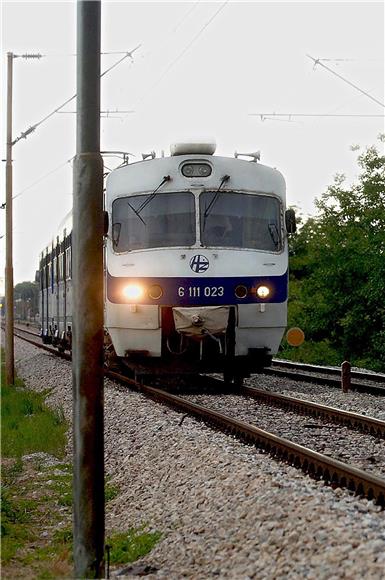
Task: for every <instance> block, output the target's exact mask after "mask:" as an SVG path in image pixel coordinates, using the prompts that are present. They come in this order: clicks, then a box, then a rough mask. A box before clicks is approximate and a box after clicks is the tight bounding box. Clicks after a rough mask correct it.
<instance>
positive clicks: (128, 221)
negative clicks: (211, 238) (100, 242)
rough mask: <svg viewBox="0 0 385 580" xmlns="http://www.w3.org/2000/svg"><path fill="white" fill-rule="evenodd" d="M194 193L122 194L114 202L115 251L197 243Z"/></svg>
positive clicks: (113, 231) (113, 229)
mask: <svg viewBox="0 0 385 580" xmlns="http://www.w3.org/2000/svg"><path fill="white" fill-rule="evenodd" d="M195 237H196V236H195V200H194V196H193V194H192V193H189V192H187V193H186V192H184V193H156V195H155V196H153V194H148V195H134V196H132V197H121V198H119V199H116V200H115V201H114V203H113V204H112V241H113V247H114V250H115V251H116V252H127V251H129V250H141V249H145V248H163V247H172V246H192V245H194V244H195Z"/></svg>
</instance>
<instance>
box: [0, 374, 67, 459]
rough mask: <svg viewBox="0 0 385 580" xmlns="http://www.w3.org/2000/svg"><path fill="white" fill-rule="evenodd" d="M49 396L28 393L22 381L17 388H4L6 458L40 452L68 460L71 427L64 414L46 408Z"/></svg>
mask: <svg viewBox="0 0 385 580" xmlns="http://www.w3.org/2000/svg"><path fill="white" fill-rule="evenodd" d="M3 385H4V383H3ZM46 395H47V393H35V392H34V391H29V390H26V389H25V388H24V387H23V386H22V385H21V383H20V381H17V384H16V385H15V386H7V385H4V386H3V387H2V392H1V426H2V427H1V429H2V434H1V438H2V455H3V457H22V456H23V455H26V454H28V453H35V452H38V451H43V452H45V453H49V454H50V455H54V456H55V457H63V456H64V448H65V443H66V431H67V428H68V426H67V423H66V421H65V420H64V416H63V413H62V412H61V411H52V410H51V409H49V408H48V407H47V406H46V405H45V403H44V399H45V397H46Z"/></svg>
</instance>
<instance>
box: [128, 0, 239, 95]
mask: <svg viewBox="0 0 385 580" xmlns="http://www.w3.org/2000/svg"><path fill="white" fill-rule="evenodd" d="M228 2H229V0H226V1H225V2H223V3H222V4H221V5H220V7H219V8H218V10H217V11H216V12H215V13H214V14H213V15H212V16H211V17H210V18H209V19H208V20H207V22H205V24H204V25H203V26H202V27H201V28H200V29H199V31H198V32H197V34H195V36H194V37H193V38H192V39H191V40H190V42H189V43H188V44H187V45H186V46H185V47H184V48H183V50H182V51H181V52H180V53H179V54H178V56H176V57H175V58H174V60H172V61H171V62H170V63H169V65H168V66H167V68H166V69H165V70H164V71H163V73H162V74H161V75H160V77H158V79H157V80H156V81H155V82H154V83H153V85H151V87H150V88H149V89H148V91H146V94H144V95H143V96H142V97H141V98H140V99H139V101H138V102H137V103H136V105H139V104H141V103H142V102H143V100H144V98H145V97H146V95H147V94H148V93H149V92H151V91H152V90H153V89H154V88H155V87H157V86H158V85H159V83H160V82H161V81H162V80H163V79H164V77H165V76H166V75H167V74H168V72H169V71H170V70H171V69H172V67H173V66H174V65H175V64H176V63H177V62H178V61H179V60H180V59H181V58H182V57H183V56H184V55H185V54H186V52H187V51H188V50H189V48H191V46H192V45H193V44H194V43H195V42H196V41H197V40H198V38H199V37H200V36H201V34H203V32H204V31H205V30H206V28H207V27H208V26H209V25H210V24H211V23H212V21H213V20H214V19H215V18H216V17H217V16H218V14H219V13H220V12H221V11H222V10H223V9H224V7H225V6H226V4H228Z"/></svg>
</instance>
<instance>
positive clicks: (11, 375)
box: [2, 52, 42, 385]
mask: <svg viewBox="0 0 385 580" xmlns="http://www.w3.org/2000/svg"><path fill="white" fill-rule="evenodd" d="M41 56H42V55H41V54H22V55H19V54H14V53H13V52H8V53H7V154H6V169H5V190H6V193H5V195H6V197H5V245H6V258H5V381H6V384H8V385H13V384H14V382H15V349H14V341H13V322H14V310H13V309H14V300H13V233H12V228H13V207H12V195H13V174H12V147H13V145H14V143H13V142H12V92H13V60H14V59H15V58H19V57H21V58H25V59H31V58H41ZM2 207H3V206H2Z"/></svg>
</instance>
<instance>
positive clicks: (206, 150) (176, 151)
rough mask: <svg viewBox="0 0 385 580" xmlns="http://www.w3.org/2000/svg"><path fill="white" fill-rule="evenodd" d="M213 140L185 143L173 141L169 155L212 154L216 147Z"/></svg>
mask: <svg viewBox="0 0 385 580" xmlns="http://www.w3.org/2000/svg"><path fill="white" fill-rule="evenodd" d="M216 147H217V146H216V143H214V142H210V143H208V142H206V143H203V142H198V141H189V142H185V143H173V144H172V145H171V146H170V150H171V155H214V153H215V149H216Z"/></svg>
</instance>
